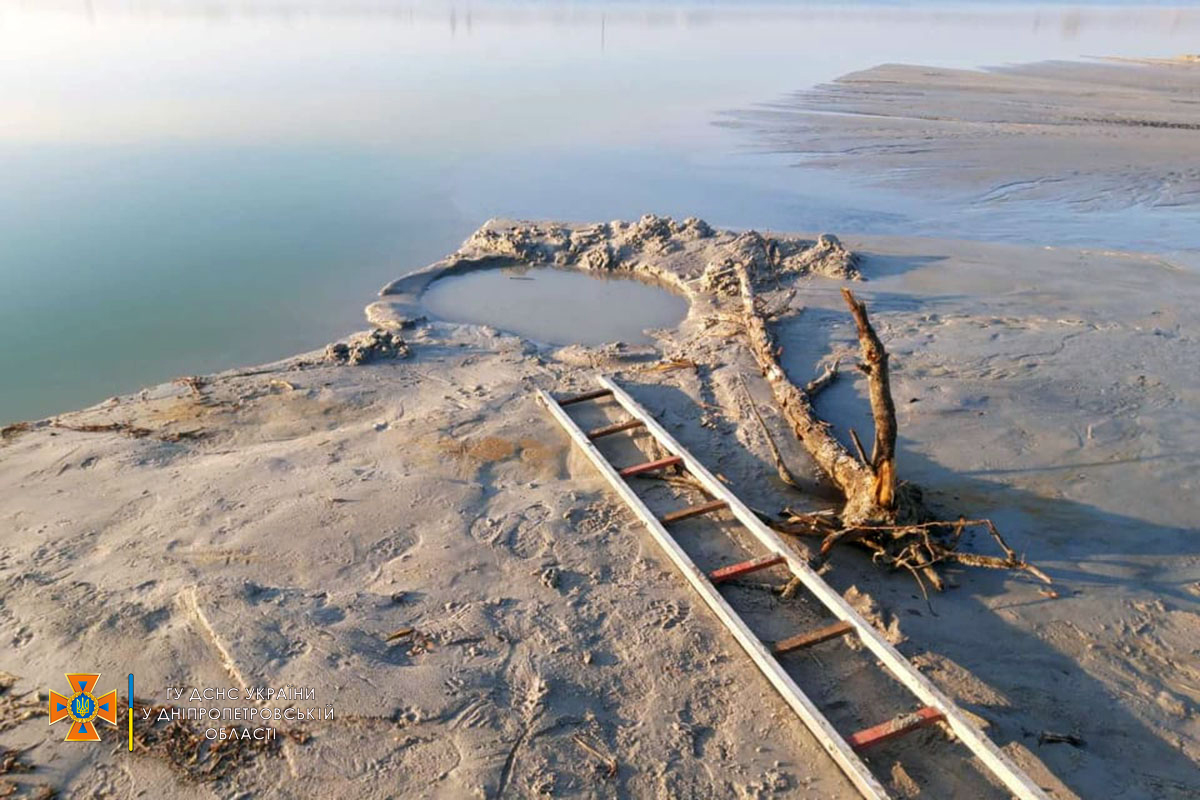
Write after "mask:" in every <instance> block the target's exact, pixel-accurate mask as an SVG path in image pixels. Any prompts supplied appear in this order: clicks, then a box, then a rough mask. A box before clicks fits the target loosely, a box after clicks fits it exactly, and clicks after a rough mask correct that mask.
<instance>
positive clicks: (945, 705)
mask: <svg viewBox="0 0 1200 800" xmlns="http://www.w3.org/2000/svg"><path fill="white" fill-rule="evenodd" d="M596 380H597V382H598V383H599V384H600V385H601V386H602V387H604V388H605V389H609V390H611V391H612V397H613V399H614V400H616V401H617V403H619V404H620V405H621V406H623V407H624V408H625V410H626V411H627V412H629V413H630V414H632V415H633V416H635V417H637V418H638V419H640V420H642V421H643V422H644V423H645V426H646V431H647V432H648V433H650V435H651V436H653V437H654V438H655V439H656V440H657V441H658V443H659V444H661V445H662V446H663V447H664V448H665V449H666V450H667V451H668V452H670V453H672V454H673V455H676V456H679V457H680V458H681V459H683V466H684V467H686V468H687V470H688V472H690V473H691V474H692V476H693V477H694V478H696V480H698V481H699V482H700V483H701V484H702V485H703V486H704V488H705V489H707V490H708V491H709V492H710V493H711V494H712V495H713V496H714V497H717V498H719V499H721V500H724V501H726V502H727V503H728V504H729V511H730V512H731V513H732V514H733V515H734V516H735V517H737V519H738V521H740V522H741V523H742V524H743V525H744V526H745V527H746V528H747V529H748V530H749V531H750V533H751V534H753V535H754V537H755V538H756V539H758V541H759V542H760V543H761V544H762V545H763V546H764V547H765V548H766V549H767V550H768V551H769V552H771V553H773V554H776V555H779V556H782V557H783V558H784V559H785V560H786V562H787V566H788V568H789V569H790V570H791V572H792V574H793V575H795V576H796V578H797V579H799V580H800V582H801V583H803V584H804V586H805V588H807V589H808V590H809V592H810V593H812V594H813V595H814V596H815V597H816V598H817V599H818V600H820V601H821V603H822V604H823V605H824V606H825V607H826V608H827V609H829V611H830V612H832V613H833V615H834V616H836V617H837V618H838V619H842V620H845V621H846V622H848V623H850V624H851V625H853V626H854V628H855V631H856V632H857V633H858V635H859V638H860V639H861V641H862V643H863V645H864V646H865V647H866V648H867V649H869V650H870V651H871V652H872V653H874V655H875V657H876V658H878V659H879V660H880V661H881V662H882V663H883V665H884V666H885V667H886V668H887V670H888V671H889V672H890V673H891V674H892V675H893V676H894V677H895V678H896V679H897V680H898V681H900V683H902V684H903V685H904V686H905V687H906V688H908V690H909V691H911V692H912V693H913V694H914V695H916V696H917V698H918V699H919V700H921V702H923V703H925V704H926V705H928V706H932V707H933V708H935V709H937V710H938V711H940V712H941V713H942V715H943V717H944V718H945V719H944V721H945V722H946V724H947V725H949V726H950V729H951V730H953V731H954V733H955V735H957V736H958V738H959V740H960V741H961V742H962V743H963V744H964V745H965V746H966V747H967V749H969V750H970V751H971V752H972V753H973V754H974V755H975V756H976V757H977V758H978V759H979V760H980V761H981V762H983V764H984V765H985V766H986V767H987V768H988V769H989V770H990V771H991V773H992V774H993V775H995V776H996V778H998V779H999V780H1000V781H1001V782H1002V783H1003V784H1004V785H1005V787H1006V788H1007V789H1008V790H1009V791H1011V792H1012V793H1013V794H1014V795H1015V796H1016V797H1018V798H1020V800H1050V797H1049V795H1047V794H1046V793H1045V792H1044V791H1042V789H1041V787H1039V786H1038V785H1037V784H1036V783H1034V782H1033V780H1032V779H1031V778H1030V777H1029V776H1028V775H1026V774H1025V773H1024V772H1023V771H1022V770H1021V768H1020V767H1018V766H1017V765H1016V764H1014V763H1013V762H1012V760H1011V759H1010V758H1009V757H1008V756H1007V755H1005V754H1004V752H1003V751H1002V750H1000V748H999V747H997V746H996V744H995V743H994V742H993V741H992V740H991V739H989V738H988V737H987V736H986V735H985V734H984V733H983V732H982V731H980V730H979V729H978V728H977V727H976V726H975V725H974V724H973V723H972V722H971V721H970V720H968V719H967V717H966V716H965V715H964V714H963V713H962V712H961V711H960V710H959V708H958V706H957V705H955V704H954V702H953V701H952V700H950V699H949V698H948V697H946V695H944V694H943V693H942V692H941V690H940V689H938V688H937V687H936V686H934V685H933V683H932V682H930V680H929V679H928V678H926V677H925V676H924V675H922V674H921V673H919V672H918V671H917V670H916V669H915V668H914V667H913V666H912V664H910V663H909V662H908V660H907V659H906V658H904V656H902V655H901V654H900V652H899V651H898V650H896V648H894V647H893V646H892V645H891V644H890V643H889V642H888V641H887V640H886V639H884V638H883V636H882V635H880V633H879V632H878V631H877V630H876V629H875V627H874V626H873V625H871V624H870V623H869V622H867V621H866V620H865V619H863V617H862V616H861V615H860V614H859V613H858V612H857V611H855V610H854V608H853V607H851V606H850V604H849V603H847V602H846V600H845V598H843V597H842V596H841V595H840V594H838V592H837V591H836V590H834V588H833V587H832V586H830V585H829V584H828V583H826V582H825V580H824V579H823V578H822V577H821V576H820V575H818V574H817V573H816V572H815V571H814V570H813V569H812V567H810V566H809V565H808V564H807V563H806V562H805V561H804V560H802V559H801V558H799V557H798V556H797V555H796V554H795V553H793V552H792V550H791V548H789V547H788V546H787V545H786V544H785V543H784V541H783V540H782V539H780V538H779V535H778V534H777V533H776V532H775V531H773V530H771V529H770V528H768V527H767V526H766V525H765V524H764V523H763V521H762V520H760V519H759V518H758V517H757V516H756V515H755V514H754V512H753V511H751V510H750V509H749V508H747V506H746V504H745V503H743V502H742V501H741V500H740V499H738V497H737V495H735V494H734V493H733V492H732V491H731V490H730V489H729V487H727V486H726V485H725V484H723V483H721V482H720V481H719V480H717V478H716V477H714V476H713V474H712V473H711V472H709V471H708V469H706V468H705V466H704V465H703V464H701V463H700V462H699V461H697V460H696V459H695V457H693V456H692V455H691V453H689V452H688V451H687V450H686V449H685V448H684V447H683V445H681V444H680V443H679V442H678V441H676V440H675V437H673V436H671V434H670V433H668V432H667V431H666V429H665V428H663V427H662V425H660V424H659V423H658V421H657V420H656V419H654V418H653V417H652V416H650V414H649V412H647V411H646V410H645V409H644V408H642V406H641V405H639V404H638V403H637V401H635V400H634V399H633V398H632V397H631V396H630V395H629V394H628V393H627V392H626V391H625V390H624V389H622V388H621V387H620V386H618V385H617V384H616V382H614V381H613V380H611V379H610V378H607V377H605V376H603V375H597V376H596ZM568 419H569V418H568ZM572 424H574V423H572ZM639 502H640V501H639Z"/></svg>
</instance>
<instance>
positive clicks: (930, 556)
mask: <svg viewBox="0 0 1200 800" xmlns="http://www.w3.org/2000/svg"><path fill="white" fill-rule="evenodd" d="M733 269H734V270H735V272H736V274H737V278H738V281H739V284H740V288H741V295H742V327H743V330H744V332H745V334H746V338H747V340H748V343H749V345H750V350H751V352H752V353H753V354H754V357H755V360H756V361H757V362H758V365H759V368H760V369H761V370H762V373H763V376H764V377H765V378H766V380H767V383H768V384H769V385H770V387H771V392H772V394H773V395H774V397H775V401H776V403H777V404H778V405H779V409H780V411H781V412H782V414H783V416H784V419H786V420H787V421H788V424H789V425H790V427H791V428H792V431H793V433H795V435H796V437H797V438H798V439H799V440H800V442H801V443H802V444H803V445H804V448H805V449H806V450H807V451H808V452H809V454H810V455H811V456H812V457H813V460H814V461H816V463H817V466H818V467H820V468H821V470H822V471H823V472H824V473H825V475H826V476H828V477H829V479H830V480H831V481H832V482H833V484H834V485H835V486H836V487H837V488H838V489H840V490H841V492H842V494H843V496H844V497H845V504H844V505H843V507H842V509H841V511H840V513H838V514H833V513H819V514H794V513H790V514H788V515H787V516H786V517H785V518H784V519H783V520H770V519H768V520H766V521H767V523H768V524H769V525H770V526H771V527H772V528H774V529H775V530H777V531H780V532H782V533H789V534H792V535H797V536H816V537H820V539H821V546H820V554H819V556H818V557H817V561H818V562H819V561H822V560H824V559H825V558H827V557H828V556H829V554H830V552H831V551H832V550H833V548H834V547H836V546H837V545H844V544H856V545H858V546H860V547H863V548H865V549H867V550H869V551H870V552H871V554H872V560H873V561H875V563H878V564H882V565H885V566H887V567H889V568H891V569H905V570H908V571H909V572H910V573H911V574H912V576H913V578H914V580H916V581H917V583H918V585H920V587H921V591H922V593H924V591H925V582H928V583H929V584H930V585H931V586H933V587H934V589H936V590H939V591H940V590H941V589H942V588H943V581H942V579H941V577H940V576H939V575H938V573H937V571H936V569H935V566H936V565H940V564H945V563H948V562H954V563H958V564H963V565H965V566H971V567H983V568H986V569H1008V570H1019V571H1023V572H1028V573H1029V574H1031V575H1033V576H1034V577H1036V578H1038V579H1039V580H1042V581H1045V582H1046V583H1050V582H1051V581H1050V578H1049V576H1047V575H1046V573H1044V572H1042V571H1041V570H1040V569H1038V568H1037V567H1035V566H1034V565H1032V564H1030V563H1028V562H1027V561H1025V560H1024V559H1023V558H1020V557H1018V556H1017V554H1016V553H1015V552H1014V551H1013V549H1012V548H1011V547H1009V546H1008V543H1007V542H1005V541H1004V538H1003V537H1002V536H1001V535H1000V532H999V531H998V530H997V529H996V526H995V525H994V524H992V522H991V521H990V520H987V519H976V520H968V519H965V518H960V519H958V520H955V521H945V520H937V519H935V518H934V517H933V515H932V514H931V513H930V512H929V511H928V510H927V509H926V507H925V505H924V502H923V500H922V494H921V491H920V489H919V488H918V487H916V486H914V485H912V484H909V483H904V482H901V481H899V480H898V478H897V472H896V435H897V425H896V407H895V403H894V402H893V400H892V393H891V384H890V380H889V373H888V354H887V350H886V349H885V348H884V346H883V342H882V341H881V340H880V339H879V335H878V334H877V333H876V332H875V329H874V327H873V326H872V325H871V321H870V319H869V318H868V316H867V307H866V304H865V303H863V302H862V301H860V300H859V299H858V298H856V297H855V296H854V294H853V293H852V292H851V291H850V290H849V289H845V288H843V289H842V298H843V299H844V300H845V301H846V305H847V306H848V307H849V309H850V313H851V315H852V316H853V317H854V323H855V327H856V329H857V333H858V342H859V349H860V352H861V354H862V361H861V362H860V363H859V364H858V368H859V369H860V370H861V371H862V372H863V373H864V374H865V375H866V376H867V383H868V394H869V397H870V403H871V416H872V418H873V419H874V423H875V435H874V437H873V441H872V446H871V454H870V457H869V458H868V456H867V454H866V452H865V450H864V448H863V446H862V442H861V441H860V440H859V438H858V434H857V433H855V432H854V431H850V436H851V441H852V442H853V444H854V447H855V451H856V453H855V454H852V453H851V452H850V451H849V450H847V448H846V447H845V445H843V444H842V443H841V442H840V441H838V440H837V438H835V437H834V436H833V435H832V434H831V433H830V425H829V423H828V422H826V421H825V420H823V419H821V418H820V417H818V416H817V414H816V411H815V410H814V409H813V405H812V398H813V396H814V395H815V394H816V393H817V392H819V391H820V390H821V389H823V388H824V387H825V386H827V385H828V384H829V382H830V381H832V380H833V379H834V377H835V376H836V375H837V364H836V362H835V363H834V365H833V366H832V367H830V368H828V369H827V370H826V372H825V374H823V375H822V376H821V377H819V378H817V379H816V380H814V381H812V382H811V383H809V384H808V386H806V387H805V389H800V388H799V387H797V386H796V385H795V384H793V383H792V382H791V380H790V379H789V378H788V376H787V373H786V372H785V371H784V369H783V366H782V365H781V363H780V360H779V359H780V355H781V354H782V347H781V346H780V345H779V344H778V343H777V342H776V340H775V338H774V336H773V335H772V333H771V330H770V328H769V327H768V325H767V321H768V320H769V319H770V318H771V314H770V313H768V312H764V311H762V310H760V308H759V302H758V298H757V297H756V295H755V291H754V285H753V279H752V277H751V275H750V272H749V270H748V268H747V267H746V265H744V264H740V263H734V264H733ZM790 300H791V296H790V295H789V296H788V301H789V302H790ZM743 389H745V384H744V382H743ZM746 393H747V396H749V391H748V390H747V392H746ZM751 407H752V409H753V410H754V412H755V416H756V417H758V419H759V422H760V424H761V423H762V418H761V416H759V415H758V410H757V408H754V404H753V401H751ZM763 427H764V429H765V427H766V426H765V425H763ZM769 438H770V437H769V434H768V439H769ZM771 450H772V453H773V454H774V458H775V462H776V468H777V470H779V471H780V477H783V475H784V473H785V472H786V467H784V466H782V459H781V458H780V457H779V451H778V448H776V447H775V446H774V442H773V441H772V442H771ZM788 474H789V475H790V473H788ZM978 527H982V528H984V529H986V530H987V531H988V533H989V534H991V536H992V538H993V539H994V540H995V541H996V543H997V545H998V546H999V547H1000V549H1001V551H1003V553H1004V557H1003V558H1000V557H997V556H987V555H979V554H974V553H963V552H959V550H958V545H959V542H960V541H961V539H962V534H963V533H964V531H966V530H968V529H970V528H978ZM922 577H923V578H924V580H922Z"/></svg>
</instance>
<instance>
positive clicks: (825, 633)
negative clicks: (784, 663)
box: [771, 619, 854, 655]
mask: <svg viewBox="0 0 1200 800" xmlns="http://www.w3.org/2000/svg"><path fill="white" fill-rule="evenodd" d="M852 630H854V626H853V625H851V624H850V623H849V622H846V620H844V619H843V620H839V621H837V622H835V623H833V624H832V625H826V626H825V627H824V628H818V629H817V630H815V631H809V632H808V633H801V634H799V635H798V636H790V637H788V638H787V639H782V640H780V641H778V642H776V643H775V646H774V647H772V648H771V651H772V652H773V653H775V654H776V655H780V654H782V653H790V652H791V651H793V650H799V649H801V648H804V647H812V646H813V645H814V644H820V643H821V642H827V641H829V640H830V639H836V638H838V637H839V636H845V635H846V634H847V633H850V631H852Z"/></svg>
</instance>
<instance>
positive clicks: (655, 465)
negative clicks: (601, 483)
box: [618, 456, 683, 478]
mask: <svg viewBox="0 0 1200 800" xmlns="http://www.w3.org/2000/svg"><path fill="white" fill-rule="evenodd" d="M682 463H683V459H682V458H680V457H679V456H668V457H666V458H660V459H658V460H657V461H647V462H646V463H645V464H634V465H633V466H632V467H626V468H625V469H623V470H621V471H620V472H619V473H618V474H619V475H620V476H621V477H622V478H628V477H630V476H631V475H640V474H641V473H643V472H653V471H654V470H656V469H662V468H663V467H673V466H675V465H676V464H682Z"/></svg>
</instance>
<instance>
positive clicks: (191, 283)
mask: <svg viewBox="0 0 1200 800" xmlns="http://www.w3.org/2000/svg"><path fill="white" fill-rule="evenodd" d="M1197 40H1200V12H1198V11H1194V10H1179V9H1171V8H1163V7H1158V6H1152V5H1146V6H1140V7H1136V8H1124V7H1103V8H1089V9H1080V8H1072V7H1057V8H1045V7H1040V6H1037V5H1032V4H1025V3H1022V4H1015V5H1010V6H1005V7H993V6H985V5H977V4H970V5H957V6H947V5H944V4H942V5H929V4H921V3H913V4H909V5H906V6H903V7H898V6H895V5H891V4H880V5H871V4H865V5H860V6H854V7H844V6H833V5H820V4H808V3H804V4H784V3H776V4H771V5H764V6H748V5H745V4H741V3H738V4H733V3H728V4H722V3H713V4H696V3H689V4H684V5H673V4H670V3H653V2H652V3H642V4H636V5H635V4H617V3H606V2H574V3H554V2H541V3H528V2H525V3H521V2H477V3H472V4H469V5H468V4H454V3H445V2H421V3H397V2H383V0H346V1H345V2H316V1H314V0H308V1H305V0H246V1H245V2H238V3H226V2H215V1H212V0H187V1H186V2H185V1H184V0H145V1H143V2H105V0H90V1H89V2H86V3H79V2H55V0H45V1H44V2H39V3H37V4H30V3H27V2H21V0H0V92H3V97H4V108H5V111H4V117H3V121H2V123H0V176H2V181H3V184H2V185H3V191H0V342H2V343H3V344H2V346H0V376H3V377H2V378H0V423H3V422H5V421H11V420H14V419H21V418H30V417H39V416H44V415H47V414H51V413H54V412H58V411H63V410H67V409H70V408H74V407H77V406H80V405H83V404H87V403H92V402H97V401H100V400H102V399H104V398H105V397H106V396H108V395H111V394H114V393H116V392H121V391H130V390H133V389H136V388H137V387H138V386H140V385H143V384H146V383H152V382H157V381H161V380H166V379H170V378H172V377H175V376H178V375H181V374H194V373H201V372H206V371H211V370H215V369H220V368H224V367H230V366H234V365H239V364H246V363H253V362H259V361H264V360H269V359H273V358H279V357H283V356H286V355H289V354H291V353H294V352H297V351H301V350H306V349H310V348H315V347H319V346H321V345H323V344H324V343H325V342H327V341H330V340H331V339H333V338H336V337H338V336H341V335H344V334H345V333H347V332H349V331H352V330H354V329H357V328H361V327H362V326H363V321H362V313H361V309H362V307H363V306H364V305H365V304H366V303H367V302H368V301H369V300H370V299H371V295H372V294H373V293H374V292H375V290H376V289H377V288H378V287H379V286H381V285H383V284H384V283H386V282H387V281H389V280H391V279H393V278H395V277H397V276H399V275H402V274H404V273H406V272H408V271H410V270H412V269H414V268H417V267H420V266H423V265H424V264H426V263H428V262H430V261H432V260H435V259H436V258H438V257H440V256H442V255H444V254H445V253H447V252H449V251H451V250H453V249H454V248H455V247H456V246H457V244H458V243H459V242H460V241H461V240H462V239H463V238H465V237H466V236H467V235H468V234H469V233H470V232H471V231H472V230H474V229H475V228H476V227H477V226H478V225H479V224H480V223H481V222H483V221H484V220H485V219H487V218H489V217H493V216H517V217H537V218H559V219H563V218H565V219H574V220H608V219H614V218H626V219H630V218H637V217H639V216H640V215H641V214H643V213H645V212H647V211H653V212H656V213H662V214H674V215H677V216H688V215H693V214H695V215H698V216H702V217H705V218H706V219H708V221H710V222H711V223H713V224H716V225H722V226H733V227H743V226H755V227H760V228H761V227H767V228H775V229H783V230H799V231H818V230H829V231H832V232H837V233H851V232H867V233H913V234H918V235H938V236H942V235H944V236H954V237H959V238H1000V239H1007V240H1014V241H1034V242H1038V243H1052V244H1080V243H1084V242H1086V243H1087V244H1088V246H1093V247H1095V246H1103V247H1129V246H1130V244H1129V243H1130V241H1134V242H1137V243H1148V244H1150V245H1151V246H1156V247H1158V248H1160V249H1172V248H1183V247H1187V246H1193V247H1194V246H1195V245H1194V243H1193V244H1191V245H1189V244H1188V241H1189V239H1188V237H1190V236H1193V235H1194V234H1192V233H1190V231H1192V230H1194V229H1195V226H1194V224H1191V222H1189V221H1188V220H1183V221H1180V219H1179V218H1178V215H1175V216H1172V215H1170V214H1167V213H1165V212H1164V213H1161V214H1160V213H1153V214H1152V213H1150V212H1146V213H1145V214H1144V215H1143V216H1144V217H1145V218H1144V219H1143V218H1142V217H1140V216H1138V215H1137V214H1134V215H1132V216H1131V215H1126V216H1123V217H1121V218H1119V219H1111V218H1106V217H1102V216H1098V215H1092V214H1088V213H1079V212H1076V211H1073V210H1071V209H1061V208H1053V209H1045V208H1038V207H1031V208H1023V207H1021V206H1020V205H1019V204H1017V205H1010V206H1007V207H1006V208H1004V209H1003V212H1002V213H1000V214H995V215H993V214H986V215H972V214H970V213H963V212H962V211H961V210H959V209H956V208H952V207H942V206H938V205H935V204H929V203H926V202H915V201H912V200H911V199H910V198H906V197H905V196H903V195H902V194H900V193H892V194H889V193H888V192H886V191H883V190H880V189H878V188H874V187H869V186H863V185H859V184H857V183H854V182H848V181H845V180H844V179H843V178H842V177H841V176H838V175H834V174H829V173H822V172H818V171H804V172H803V173H797V172H796V171H795V170H793V169H789V168H787V164H788V162H787V161H784V160H780V159H775V158H771V157H769V156H764V155H761V154H758V153H756V152H754V149H755V143H754V142H751V141H748V140H747V139H746V138H744V137H743V136H742V135H741V134H740V133H739V132H736V131H731V130H729V129H727V128H725V127H723V126H721V125H719V124H713V123H714V122H719V121H720V120H721V119H722V113H723V112H725V111H727V110H731V109H738V108H745V107H747V105H752V104H754V103H759V102H770V101H771V100H773V99H775V98H778V97H780V96H781V95H783V94H785V93H787V92H789V91H792V90H795V89H799V88H805V87H809V86H812V85H814V84H817V83H820V82H823V81H828V80H831V79H833V78H835V77H837V76H838V75H841V74H844V73H846V72H849V71H853V70H857V69H864V68H867V67H869V66H872V65H874V64H877V63H880V62H885V61H908V62H919V63H925V64H934V65H945V66H968V67H969V66H978V65H988V64H1001V63H1009V62H1021V61H1029V60H1036V59H1043V58H1078V57H1081V56H1086V55H1091V54H1110V55H1127V56H1139V55H1155V56H1157V55H1164V54H1167V55H1170V54H1175V53H1179V52H1187V51H1189V50H1191V51H1194V50H1195V42H1196V41H1197ZM798 174H801V175H802V177H800V178H798V177H797V175H798Z"/></svg>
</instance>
